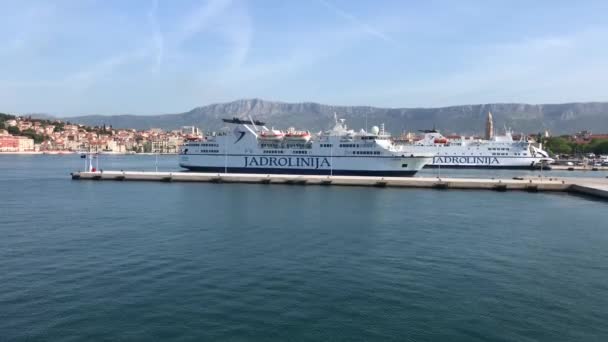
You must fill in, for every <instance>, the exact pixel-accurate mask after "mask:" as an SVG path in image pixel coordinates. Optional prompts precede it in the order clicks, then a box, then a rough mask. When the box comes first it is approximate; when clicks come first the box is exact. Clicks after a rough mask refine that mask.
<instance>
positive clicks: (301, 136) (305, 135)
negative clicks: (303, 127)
mask: <svg viewBox="0 0 608 342" xmlns="http://www.w3.org/2000/svg"><path fill="white" fill-rule="evenodd" d="M285 140H289V141H293V142H302V143H304V142H308V141H309V140H310V132H308V131H296V130H290V131H288V132H287V133H286V134H285Z"/></svg>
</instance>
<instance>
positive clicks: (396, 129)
mask: <svg viewBox="0 0 608 342" xmlns="http://www.w3.org/2000/svg"><path fill="white" fill-rule="evenodd" d="M488 111H491V112H492V114H493V116H494V120H495V122H494V123H495V125H494V126H495V127H497V128H498V130H499V131H502V128H503V127H505V126H507V127H510V128H512V129H513V130H514V131H515V132H525V133H534V132H540V131H544V130H549V131H550V132H552V133H553V134H562V133H574V132H577V131H580V130H592V131H593V132H598V133H599V132H608V102H588V103H564V104H540V105H530V104H521V103H494V104H478V105H464V106H451V107H441V108H377V107H368V106H331V105H324V104H319V103H312V102H304V103H284V102H274V101H264V100H260V99H244V100H237V101H233V102H228V103H218V104H211V105H207V106H203V107H197V108H194V109H192V110H191V111H189V112H186V113H180V114H163V115H111V116H104V115H89V116H79V117H70V118H65V120H69V121H71V122H74V123H81V124H86V125H92V126H95V125H103V124H107V125H112V126H113V127H115V128H136V129H146V128H163V129H175V128H179V127H181V126H187V125H195V126H198V127H200V128H202V129H203V130H205V131H210V130H217V129H220V128H221V127H222V126H223V124H222V122H221V119H222V118H230V117H242V118H246V117H248V116H249V115H251V116H252V117H253V118H255V119H256V120H261V121H266V123H267V125H268V126H275V127H277V128H286V127H289V126H294V127H297V128H302V129H309V130H311V131H315V132H316V131H319V130H322V129H327V128H329V127H330V126H331V125H332V123H333V113H334V112H336V113H337V114H338V117H340V118H345V119H346V123H347V124H348V125H349V127H352V128H355V129H359V128H364V127H365V126H366V122H367V126H368V127H371V126H372V125H379V124H381V123H384V124H385V125H386V129H387V130H389V131H391V132H392V133H394V134H396V133H400V132H402V131H404V130H408V131H415V130H419V129H428V128H432V127H433V126H435V127H436V128H437V129H439V130H441V131H442V132H444V133H448V134H449V133H458V134H481V132H483V130H484V125H485V118H486V115H487V113H488Z"/></svg>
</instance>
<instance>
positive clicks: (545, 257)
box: [0, 156, 608, 341]
mask: <svg viewBox="0 0 608 342" xmlns="http://www.w3.org/2000/svg"><path fill="white" fill-rule="evenodd" d="M104 158H105V159H104V160H103V163H104V168H106V169H120V168H123V169H146V170H152V169H154V167H155V166H154V165H155V161H154V157H153V156H148V157H140V156H138V157H104ZM174 161H175V158H174V157H160V158H159V162H158V164H159V166H160V168H161V169H162V168H164V169H168V168H173V165H174ZM81 164H82V161H81V160H80V159H78V158H76V157H66V156H58V157H52V156H36V157H31V156H30V157H17V156H2V157H1V158H0V196H1V197H0V198H1V202H0V204H1V206H0V208H1V213H0V340H2V341H13V340H27V341H83V340H109V341H115V340H142V341H150V340H157V339H166V340H175V341H200V340H210V341H216V340H217V341H219V340H229V341H253V340H278V341H285V340H292V341H300V340H302V341H312V340H330V341H338V340H343V341H371V340H381V341H387V340H394V341H446V340H450V341H606V340H608V323H607V322H608V224H607V222H608V205H607V204H606V203H605V202H599V201H592V200H589V199H586V198H582V197H576V196H570V195H557V194H542V193H538V194H529V193H520V192H506V193H495V192H477V191H451V190H450V191H439V190H416V189H388V188H387V189H376V188H356V187H353V188H349V187H316V186H286V185H245V184H186V183H167V184H165V183H138V182H94V181H71V180H70V179H69V176H68V173H69V171H71V170H73V169H77V168H78V167H79V166H80V165H81ZM109 164H111V165H109Z"/></svg>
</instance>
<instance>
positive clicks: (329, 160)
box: [179, 118, 433, 176]
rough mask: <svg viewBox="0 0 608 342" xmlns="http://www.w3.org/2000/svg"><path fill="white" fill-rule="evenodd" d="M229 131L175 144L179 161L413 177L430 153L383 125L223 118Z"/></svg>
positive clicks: (223, 168) (214, 168)
mask: <svg viewBox="0 0 608 342" xmlns="http://www.w3.org/2000/svg"><path fill="white" fill-rule="evenodd" d="M223 121H224V122H226V123H228V124H233V125H234V129H233V130H232V131H224V132H221V133H218V134H211V135H209V136H205V137H204V138H203V139H202V140H201V141H190V142H187V143H185V144H184V145H183V146H182V148H181V149H180V153H179V154H180V156H179V165H180V166H181V167H183V168H186V169H189V170H192V171H200V172H224V173H229V172H233V173H265V174H307V175H309V174H311V175H367V176H413V175H414V174H415V173H416V172H418V171H419V170H421V169H422V168H423V167H424V166H425V165H426V164H427V163H430V162H431V161H432V159H433V153H429V152H425V153H421V152H413V151H409V149H408V148H404V147H398V146H396V145H395V144H394V143H393V142H392V140H391V139H390V135H388V134H386V133H385V132H384V129H383V128H382V129H380V128H378V127H374V128H373V129H372V131H371V132H366V131H364V130H361V131H359V132H355V131H353V130H350V129H347V127H346V125H345V124H344V120H337V119H336V124H335V126H334V128H333V129H331V130H329V131H326V132H320V133H318V134H315V135H313V134H311V133H310V132H308V131H296V130H295V129H293V128H291V129H289V130H287V131H280V130H275V129H268V128H267V127H266V126H265V124H264V123H263V122H259V121H254V120H242V119H238V118H234V119H224V120H223Z"/></svg>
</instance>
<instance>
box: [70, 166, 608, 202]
mask: <svg viewBox="0 0 608 342" xmlns="http://www.w3.org/2000/svg"><path fill="white" fill-rule="evenodd" d="M72 179H74V180H113V181H157V182H208V183H257V184H293V185H342V186H371V187H402V188H431V189H471V190H494V191H507V190H520V191H530V192H538V191H557V192H558V191H561V192H573V193H580V194H585V195H590V196H594V197H598V198H603V199H608V180H607V179H601V178H594V179H590V178H573V177H568V178H552V177H542V178H541V177H537V178H517V179H494V178H492V179H490V178H488V179H485V178H439V177H367V176H310V175H272V174H268V175H266V174H238V173H227V174H223V173H195V172H145V171H103V172H100V171H96V172H76V173H72Z"/></svg>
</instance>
